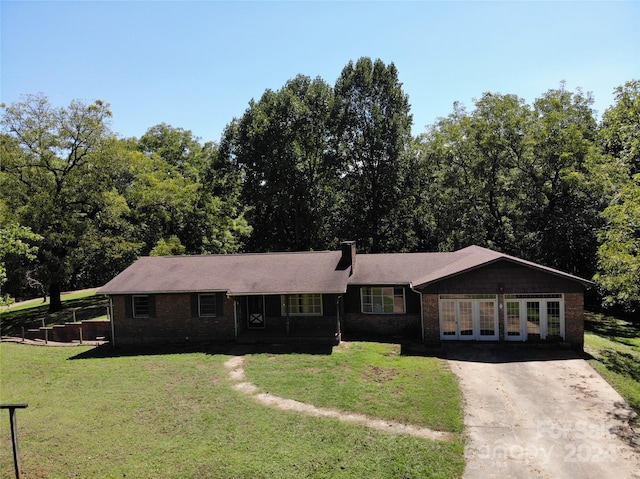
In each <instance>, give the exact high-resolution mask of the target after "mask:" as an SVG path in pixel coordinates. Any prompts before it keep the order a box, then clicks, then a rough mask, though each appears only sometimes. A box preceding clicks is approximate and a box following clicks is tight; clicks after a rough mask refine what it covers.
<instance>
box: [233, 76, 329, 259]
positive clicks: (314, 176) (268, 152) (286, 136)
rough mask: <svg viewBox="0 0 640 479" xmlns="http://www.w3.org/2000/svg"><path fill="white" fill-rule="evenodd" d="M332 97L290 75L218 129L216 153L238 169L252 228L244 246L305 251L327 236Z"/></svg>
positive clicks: (318, 83) (317, 83)
mask: <svg viewBox="0 0 640 479" xmlns="http://www.w3.org/2000/svg"><path fill="white" fill-rule="evenodd" d="M332 103H333V92H332V89H331V87H330V86H329V85H327V84H326V83H325V82H324V81H323V80H321V79H319V78H316V79H314V80H312V79H310V78H309V77H306V76H302V75H298V76H297V77H295V78H294V79H292V80H290V81H288V82H287V83H286V84H285V86H284V87H283V88H281V89H280V90H278V91H272V90H267V91H265V92H264V94H263V95H262V97H261V98H260V100H259V101H253V100H252V101H251V102H250V104H249V108H248V109H247V110H246V112H245V113H244V115H243V116H242V117H241V118H240V119H238V120H235V121H234V122H233V123H232V124H230V125H229V127H228V128H227V129H226V131H225V134H224V138H223V141H222V143H221V145H220V154H221V157H222V158H223V159H225V160H227V161H231V162H233V163H234V164H235V165H237V166H238V167H239V168H240V169H241V170H242V174H243V189H242V198H243V201H244V202H245V204H246V205H248V206H249V208H250V209H249V211H248V213H247V216H248V219H249V223H250V224H251V226H252V227H253V233H252V235H251V237H250V238H249V241H248V242H247V248H248V249H249V250H251V251H271V250H294V251H295V250H308V249H318V248H326V247H327V246H329V244H330V243H332V242H335V240H334V238H333V236H332V233H333V230H332V228H331V224H332V217H333V215H334V212H333V210H334V205H335V201H336V194H337V189H336V188H335V178H336V177H337V174H336V169H335V166H334V165H333V164H332V163H331V159H332V157H331V156H329V155H328V149H329V146H328V141H329V125H328V123H329V119H330V114H331V106H332Z"/></svg>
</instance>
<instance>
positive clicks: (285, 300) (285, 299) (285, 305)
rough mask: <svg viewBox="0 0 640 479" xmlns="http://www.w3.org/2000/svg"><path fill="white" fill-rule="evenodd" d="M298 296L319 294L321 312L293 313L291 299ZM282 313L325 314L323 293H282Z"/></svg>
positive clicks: (283, 314)
mask: <svg viewBox="0 0 640 479" xmlns="http://www.w3.org/2000/svg"><path fill="white" fill-rule="evenodd" d="M297 296H318V297H319V298H320V312H319V313H293V312H291V311H289V305H290V304H291V303H290V299H291V298H292V297H297ZM280 313H281V315H282V316H287V315H289V316H322V315H323V314H324V311H323V305H322V294H321V293H295V294H286V295H282V298H281V308H280Z"/></svg>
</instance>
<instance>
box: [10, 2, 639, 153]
mask: <svg viewBox="0 0 640 479" xmlns="http://www.w3.org/2000/svg"><path fill="white" fill-rule="evenodd" d="M0 15H1V28H2V30H1V38H0V39H1V47H0V55H1V64H0V66H1V70H0V80H1V82H0V100H1V101H2V102H5V103H11V102H14V101H18V100H19V99H20V95H21V94H25V93H37V92H43V93H45V94H46V95H47V96H48V97H49V99H50V101H51V102H52V103H53V104H55V105H58V106H66V105H68V104H69V102H70V101H71V100H72V99H74V98H80V99H84V100H87V101H92V100H94V99H97V98H100V99H103V100H105V101H107V102H108V103H110V104H111V109H112V111H113V115H114V116H113V123H112V128H113V130H114V131H115V132H117V133H119V134H120V135H121V136H124V137H129V136H136V137H139V136H141V135H142V134H144V132H145V131H146V130H147V129H148V128H150V127H151V126H154V125H156V124H158V123H162V122H164V123H168V124H170V125H172V126H175V127H181V128H185V129H189V130H192V131H193V132H194V134H196V135H197V136H199V137H201V138H202V139H203V140H204V141H219V139H220V136H221V134H222V131H223V129H224V127H225V126H226V125H227V124H228V123H229V122H230V121H231V120H232V119H233V118H234V117H240V116H241V115H242V114H243V112H244V111H245V110H246V108H247V106H248V102H249V101H250V100H251V99H252V98H255V99H256V100H257V99H259V98H260V96H261V95H262V93H263V92H264V91H265V89H267V88H270V89H273V90H277V89H279V88H281V87H282V86H283V85H284V84H285V83H286V81H287V80H289V79H291V78H293V77H295V76H296V75H297V74H303V75H307V76H310V77H312V78H313V77H317V76H319V77H321V78H323V79H324V80H325V81H326V82H327V83H329V84H330V85H334V84H335V81H336V79H337V78H338V77H339V76H340V72H341V71H342V69H343V67H344V66H345V65H346V64H347V63H348V62H349V60H354V61H355V60H357V59H358V58H359V57H362V56H368V57H371V58H374V59H375V58H380V59H382V60H383V61H384V62H386V63H389V62H393V63H395V65H396V67H397V68H398V72H399V78H400V81H401V82H402V83H403V88H404V91H405V93H406V94H408V95H409V101H410V103H411V111H412V113H413V119H414V125H413V133H414V134H418V133H421V132H424V131H425V129H426V125H430V124H432V123H434V122H435V120H436V119H437V118H438V117H443V116H447V115H448V114H449V113H451V112H452V109H453V102H454V101H459V102H461V103H462V104H464V105H465V106H466V107H467V108H468V109H472V108H473V98H479V97H480V96H481V95H482V93H483V92H486V91H491V92H496V93H503V94H507V93H512V94H516V95H518V96H520V97H522V98H524V99H525V100H526V101H527V102H529V103H531V102H533V100H534V99H536V98H539V97H541V96H542V95H543V94H544V93H545V92H546V91H547V90H549V89H553V88H557V87H558V86H559V85H560V82H561V81H563V80H564V81H566V88H567V89H569V90H572V91H573V90H575V89H576V88H582V89H583V91H585V92H592V93H593V95H594V98H595V104H594V108H595V109H596V110H598V112H599V114H600V115H601V114H602V113H603V111H604V110H605V109H606V108H607V107H608V106H610V105H611V104H612V103H613V98H614V97H613V89H614V88H615V87H617V86H619V85H622V84H623V83H624V82H626V81H628V80H631V79H634V78H640V2H639V1H637V0H636V1H626V2H610V1H607V2H594V1H590V2H579V1H572V2H552V1H540V2H520V1H511V2H482V1H474V2H468V1H455V2H435V1H411V2H402V1H396V2H381V1H376V2H373V1H358V2H343V1H341V2H328V1H322V2H311V1H309V2H302V1H298V2H293V1H290V2H284V1H282V2H268V1H263V2H245V1H235V2H221V1H199V2H178V1H163V2H158V1H136V2H129V1H110V2H99V1H96V2H93V1H91V2H89V1H84V2H57V1H47V2H32V1H4V0H2V1H0Z"/></svg>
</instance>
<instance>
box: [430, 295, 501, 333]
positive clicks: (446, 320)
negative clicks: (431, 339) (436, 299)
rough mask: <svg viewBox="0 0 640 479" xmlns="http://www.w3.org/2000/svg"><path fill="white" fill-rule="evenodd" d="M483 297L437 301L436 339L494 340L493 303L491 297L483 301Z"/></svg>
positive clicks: (450, 296) (453, 297)
mask: <svg viewBox="0 0 640 479" xmlns="http://www.w3.org/2000/svg"><path fill="white" fill-rule="evenodd" d="M478 296H479V297H478ZM486 296H487V295H477V296H476V297H474V295H459V296H458V295H455V296H454V295H446V296H442V297H441V298H440V338H441V339H457V340H472V339H476V340H482V341H491V340H497V339H498V308H497V300H496V299H495V297H489V298H487V297H486Z"/></svg>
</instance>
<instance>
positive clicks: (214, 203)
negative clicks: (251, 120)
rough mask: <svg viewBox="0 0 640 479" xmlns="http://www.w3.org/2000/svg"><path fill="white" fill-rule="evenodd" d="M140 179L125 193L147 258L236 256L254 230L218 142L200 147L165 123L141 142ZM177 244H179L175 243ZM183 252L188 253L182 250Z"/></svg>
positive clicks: (237, 182)
mask: <svg viewBox="0 0 640 479" xmlns="http://www.w3.org/2000/svg"><path fill="white" fill-rule="evenodd" d="M137 149H138V150H139V151H142V152H144V155H140V154H137V155H136V154H133V155H132V158H134V161H133V164H135V168H136V172H135V180H134V181H133V182H132V183H131V185H130V186H129V187H128V188H127V190H126V192H125V193H124V195H125V197H126V198H127V200H128V202H129V206H130V207H131V209H132V213H131V221H132V222H133V223H134V224H139V225H140V227H139V228H138V232H139V234H140V235H141V236H140V238H141V240H142V241H143V242H144V243H145V245H146V246H145V248H144V250H143V252H144V253H149V252H150V251H152V250H153V249H156V248H159V249H156V251H158V250H162V251H166V248H165V246H166V245H167V244H180V245H181V248H177V249H176V250H175V251H178V252H186V253H190V254H194V253H195V254H201V253H234V252H236V251H238V249H239V248H240V246H241V241H242V239H243V238H244V237H245V236H246V235H248V233H249V232H250V229H249V227H248V225H247V222H246V220H245V219H244V210H243V209H242V208H241V205H240V200H239V195H240V172H239V171H238V170H237V169H235V168H233V166H232V165H230V164H228V163H225V161H224V160H223V159H221V158H220V155H219V154H218V149H217V147H216V146H215V145H214V144H213V143H205V144H204V145H201V144H200V142H199V141H198V139H197V138H195V137H193V134H192V133H191V131H189V130H183V129H182V128H174V127H172V126H169V125H166V124H161V125H157V126H155V127H152V128H150V129H149V130H148V131H147V133H145V135H143V136H142V138H141V139H140V140H139V141H138V142H137ZM176 240H177V243H176ZM182 248H183V249H182Z"/></svg>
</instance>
